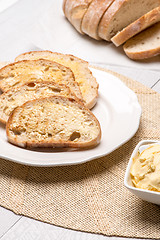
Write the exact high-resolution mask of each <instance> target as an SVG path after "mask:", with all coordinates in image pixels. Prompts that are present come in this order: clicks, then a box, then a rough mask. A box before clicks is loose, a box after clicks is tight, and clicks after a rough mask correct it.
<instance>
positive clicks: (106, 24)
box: [98, 0, 160, 41]
mask: <svg viewBox="0 0 160 240" xmlns="http://www.w3.org/2000/svg"><path fill="white" fill-rule="evenodd" d="M158 6H160V0H116V1H114V2H113V3H112V4H111V6H110V7H109V8H108V9H107V10H106V12H105V14H104V15H103V18H102V19H101V22H100V24H99V29H98V33H99V37H101V38H102V39H105V40H107V41H110V39H111V38H112V37H113V36H114V35H115V34H117V32H118V31H121V30H122V29H123V28H125V27H127V26H128V25H129V24H130V23H132V22H134V21H135V20H137V19H138V18H140V17H141V16H143V15H144V14H145V13H147V12H149V11H151V10H152V9H154V8H156V7H158Z"/></svg>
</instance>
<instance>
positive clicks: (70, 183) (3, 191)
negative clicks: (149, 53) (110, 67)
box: [0, 71, 160, 238]
mask: <svg viewBox="0 0 160 240" xmlns="http://www.w3.org/2000/svg"><path fill="white" fill-rule="evenodd" d="M107 72H110V73H111V71H107ZM114 75H116V76H118V77H119V78H120V79H121V80H122V81H123V82H124V83H125V84H126V85H127V86H128V87H129V88H131V89H132V90H133V91H134V92H135V93H136V94H137V96H138V99H139V102H140V104H141V106H142V118H141V123H140V127H139V130H138V132H137V133H136V135H135V136H134V137H133V138H132V139H131V140H130V141H129V142H127V143H126V144H124V145H123V146H122V147H120V148H119V149H117V150H116V151H114V152H113V153H111V154H110V155H108V156H106V157H103V158H100V159H97V160H94V161H91V162H88V163H85V164H82V165H77V166H63V167H54V168H37V167H28V166H22V165H18V164H15V163H12V162H9V161H6V160H0V205H1V206H3V207H6V208H8V209H10V210H12V211H14V212H15V213H17V214H22V215H25V216H29V217H32V218H34V219H38V220H41V221H44V222H48V223H51V224H55V225H58V226H63V227H65V228H71V229H76V230H81V231H86V232H92V233H100V234H104V235H108V236H123V237H139V238H159V237H160V207H159V206H157V205H154V204H151V203H147V202H145V201H142V200H141V199H139V198H137V197H136V196H134V195H133V194H131V193H130V192H129V191H128V190H127V189H125V187H124V185H123V179H124V174H125V169H126V166H127V163H128V160H129V158H130V155H131V153H132V151H133V149H134V147H135V145H136V144H137V143H138V142H139V141H140V140H142V139H150V138H154V139H159V138H160V122H159V121H160V95H159V94H158V93H156V92H154V91H153V90H151V89H149V88H147V87H144V86H143V85H142V84H140V83H138V82H136V81H133V80H131V79H128V78H126V77H123V76H121V75H119V74H116V73H114Z"/></svg>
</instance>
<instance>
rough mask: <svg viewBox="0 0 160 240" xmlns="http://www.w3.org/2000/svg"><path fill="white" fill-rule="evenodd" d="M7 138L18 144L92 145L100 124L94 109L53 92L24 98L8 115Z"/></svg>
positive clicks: (29, 145) (47, 145) (98, 140)
mask: <svg viewBox="0 0 160 240" xmlns="http://www.w3.org/2000/svg"><path fill="white" fill-rule="evenodd" d="M6 132H7V137H8V141H9V142H11V143H13V144H15V145H18V146H21V147H30V148H32V147H69V148H86V147H94V146H96V145H97V144H98V143H99V142H100V138H101V129H100V124H99V122H98V120H97V119H96V117H95V116H94V115H93V113H92V112H91V111H90V110H88V109H87V108H86V107H84V105H83V104H82V103H81V102H80V101H77V100H75V99H73V98H66V97H61V96H54V97H48V98H42V99H37V100H33V101H29V102H26V103H25V104H23V105H22V106H20V107H17V108H16V109H15V110H14V111H13V112H12V113H11V115H10V117H9V120H8V122H7V125H6Z"/></svg>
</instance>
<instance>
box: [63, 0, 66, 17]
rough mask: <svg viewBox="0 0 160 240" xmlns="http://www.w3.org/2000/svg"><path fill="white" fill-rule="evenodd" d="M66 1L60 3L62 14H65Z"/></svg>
mask: <svg viewBox="0 0 160 240" xmlns="http://www.w3.org/2000/svg"><path fill="white" fill-rule="evenodd" d="M66 1H67V0H63V3H62V9H63V13H64V14H65V5H66Z"/></svg>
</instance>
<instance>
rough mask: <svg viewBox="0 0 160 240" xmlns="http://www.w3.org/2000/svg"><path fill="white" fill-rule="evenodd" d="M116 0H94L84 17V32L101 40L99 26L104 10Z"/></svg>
mask: <svg viewBox="0 0 160 240" xmlns="http://www.w3.org/2000/svg"><path fill="white" fill-rule="evenodd" d="M113 1H114V0H93V1H92V3H91V4H90V5H89V7H88V9H87V11H86V13H85V14H84V17H83V19H82V32H84V33H86V34H87V35H89V36H90V37H92V38H94V39H97V40H100V39H101V38H100V37H99V36H98V26H99V23H100V20H101V18H102V16H103V14H104V12H105V11H106V10H107V9H108V7H109V6H110V5H111V3H112V2H113Z"/></svg>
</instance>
